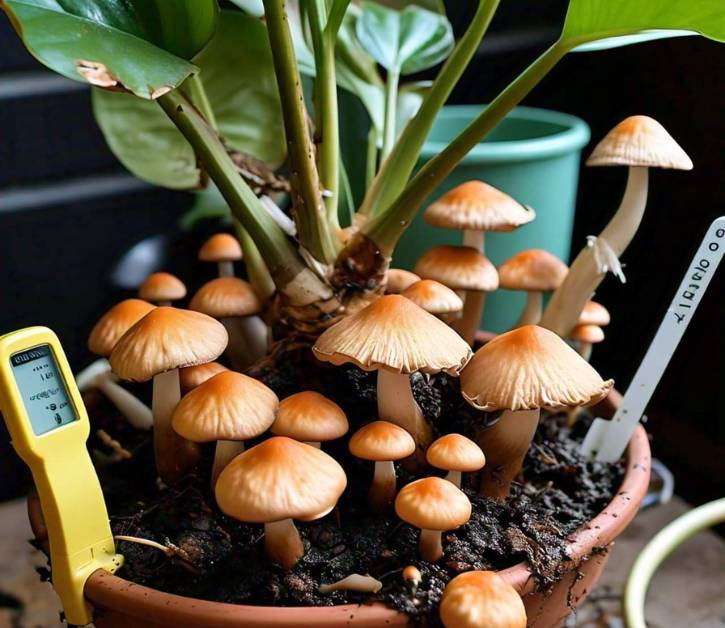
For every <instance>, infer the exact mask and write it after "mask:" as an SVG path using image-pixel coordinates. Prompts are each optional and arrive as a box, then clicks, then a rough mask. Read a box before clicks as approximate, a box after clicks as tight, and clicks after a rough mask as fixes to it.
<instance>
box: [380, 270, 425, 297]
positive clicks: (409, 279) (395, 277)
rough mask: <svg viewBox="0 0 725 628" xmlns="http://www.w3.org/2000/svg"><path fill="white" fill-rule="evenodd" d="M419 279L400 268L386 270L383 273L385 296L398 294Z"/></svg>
mask: <svg viewBox="0 0 725 628" xmlns="http://www.w3.org/2000/svg"><path fill="white" fill-rule="evenodd" d="M416 281H420V277H418V275H416V274H415V273H411V272H410V271H409V270H403V269H402V268H388V270H387V272H386V273H385V294H400V293H401V292H403V290H405V289H406V288H408V287H410V286H412V285H413V284H414V283H415V282H416Z"/></svg>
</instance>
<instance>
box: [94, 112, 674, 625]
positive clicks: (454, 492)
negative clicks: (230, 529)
mask: <svg viewBox="0 0 725 628" xmlns="http://www.w3.org/2000/svg"><path fill="white" fill-rule="evenodd" d="M677 151H680V153H682V151H681V149H680V148H679V146H677V144H676V143H675V142H674V140H672V138H670V136H669V135H668V134H667V133H666V131H665V130H664V129H663V128H662V127H661V126H660V125H659V124H658V123H656V122H655V121H654V120H652V119H651V118H645V117H643V116H635V117H634V118H629V119H627V120H625V121H624V122H623V123H621V124H620V125H618V126H617V127H616V128H615V129H614V130H613V131H612V132H611V133H610V134H609V135H608V136H607V137H606V138H605V139H604V140H603V141H602V142H601V143H600V144H599V146H597V148H596V149H595V151H594V154H593V155H592V158H591V161H593V162H594V163H595V164H596V165H599V164H604V163H613V164H627V165H629V166H630V167H631V168H632V169H633V170H634V171H635V174H634V175H632V176H634V182H632V180H631V178H632V177H630V184H629V185H628V188H627V189H628V191H627V193H626V194H625V200H624V201H623V206H622V207H621V208H620V211H619V212H618V213H617V216H620V213H621V212H624V213H625V214H626V216H625V217H624V218H622V217H621V216H620V218H619V219H617V216H615V219H613V221H612V222H613V223H615V225H614V227H612V228H611V229H610V226H611V223H610V226H608V227H607V229H609V233H608V234H603V235H602V236H600V238H599V240H600V242H599V244H598V247H599V250H600V252H601V251H602V250H604V251H606V250H609V249H612V248H614V250H615V252H616V255H615V258H616V256H618V255H619V254H620V253H621V251H622V250H623V246H626V243H625V244H624V245H622V242H623V240H626V237H629V239H631V235H629V236H623V235H622V233H621V230H622V229H625V228H628V229H631V228H632V222H633V221H634V222H638V220H639V219H641V210H640V209H639V205H637V203H636V202H635V197H636V198H637V199H638V200H639V201H640V204H641V201H642V198H641V196H642V193H643V191H642V185H644V187H645V194H646V174H645V175H644V179H643V175H642V172H641V171H645V173H646V169H647V167H649V166H652V165H659V166H662V167H685V166H686V164H685V163H682V159H681V156H680V159H681V162H678V163H674V162H672V159H670V161H669V162H666V163H663V161H666V159H665V157H663V155H668V154H669V155H670V157H671V155H672V154H677ZM682 155H684V153H682ZM685 157H686V155H685ZM643 181H644V183H643ZM638 195H639V196H638ZM642 209H643V208H642ZM637 212H639V215H637ZM425 217H426V220H427V221H428V222H429V223H431V224H433V225H437V226H440V227H445V228H454V229H461V230H463V232H464V236H463V240H464V245H463V246H438V247H435V248H433V249H431V250H430V251H428V252H427V253H426V254H425V255H423V256H422V257H421V259H420V260H419V262H418V264H417V265H416V267H415V273H411V272H409V271H404V270H394V269H391V270H389V271H388V274H387V285H386V294H384V295H381V296H379V297H378V298H376V299H375V300H373V301H372V302H371V303H370V304H369V305H367V306H366V307H364V308H363V309H360V310H359V311H357V312H354V313H351V314H350V315H348V316H346V317H343V318H341V319H340V320H339V322H337V323H335V324H334V325H332V326H331V327H329V328H328V329H326V330H325V331H324V332H323V333H322V334H321V335H320V336H319V337H318V338H317V340H316V342H315V343H314V346H313V347H312V351H313V353H314V356H315V357H316V358H317V359H318V360H320V361H322V362H327V363H329V364H331V365H335V366H339V365H343V364H352V365H354V366H356V367H358V368H360V369H363V370H365V371H376V373H377V375H376V377H377V416H371V417H370V422H369V423H367V424H365V425H362V426H360V427H359V429H357V430H356V431H354V433H352V434H351V435H349V439H348V448H349V451H350V453H351V454H352V455H353V456H355V457H357V458H359V459H362V460H366V461H370V463H373V464H372V465H371V466H374V470H373V473H372V481H371V484H370V488H369V492H368V502H369V507H370V509H371V510H372V511H374V512H377V513H380V515H381V516H387V514H388V513H389V512H390V511H391V510H392V511H394V512H395V514H396V515H397V516H398V517H399V518H400V519H402V520H403V521H405V522H407V523H408V524H410V525H412V526H414V527H416V528H418V529H419V530H420V542H419V553H420V558H421V560H425V561H437V560H439V559H440V558H441V557H442V556H443V555H444V547H443V544H442V533H443V532H445V531H448V530H453V529H455V528H458V527H460V526H463V525H464V524H466V522H467V521H468V520H469V518H470V516H471V502H470V500H469V498H468V496H467V495H466V494H465V493H464V492H463V491H462V490H461V488H460V487H461V476H462V474H464V473H467V474H472V473H475V474H478V475H479V483H480V492H481V493H482V494H483V495H486V496H488V497H491V498H495V499H505V498H506V497H507V496H508V494H509V491H510V487H511V483H512V482H513V481H514V480H515V478H516V477H517V476H518V475H519V473H520V472H521V468H522V462H523V459H524V456H525V454H526V452H527V450H528V448H529V445H530V443H531V440H532V438H533V436H534V433H535V431H536V428H537V426H538V423H539V421H540V419H541V413H542V411H559V410H564V409H575V408H579V407H585V406H588V405H591V404H593V403H596V402H597V401H599V400H601V399H602V398H603V397H604V396H606V395H607V393H608V392H609V390H610V388H611V387H612V381H611V380H609V381H604V380H603V379H602V378H601V377H600V376H599V375H598V373H597V372H596V371H595V370H594V369H593V368H592V367H591V366H590V365H589V363H588V361H587V359H588V357H589V353H590V351H591V346H592V344H593V343H596V342H599V341H601V340H602V339H603V332H602V329H601V328H602V326H604V325H606V324H607V323H609V314H608V313H607V311H606V309H605V308H604V307H603V306H601V305H600V304H597V303H594V302H590V301H589V299H590V297H591V294H592V292H593V290H589V291H588V292H586V293H585V294H584V295H583V297H581V296H580V295H579V294H577V297H576V299H574V300H575V301H576V302H577V303H579V304H580V305H579V306H578V311H577V312H576V316H575V317H574V318H572V317H571V316H569V322H568V323H567V326H566V328H565V329H564V331H563V332H562V330H561V329H558V330H557V332H558V333H555V332H554V331H551V329H552V328H555V327H556V326H555V325H546V327H544V326H540V325H538V323H540V322H541V317H542V295H543V294H544V293H546V292H551V291H557V292H558V291H559V290H561V289H562V287H564V286H566V285H567V281H569V284H571V283H572V282H573V283H574V284H575V285H577V286H580V285H582V283H584V284H586V285H587V286H591V284H592V282H594V281H595V279H597V278H598V280H599V281H601V276H602V275H603V273H604V272H606V270H607V269H604V270H602V268H600V267H598V266H597V267H595V270H596V276H595V278H594V279H592V278H591V277H590V278H588V279H587V280H586V281H583V280H582V278H581V276H576V277H574V278H573V279H572V271H569V270H568V269H567V267H566V266H565V265H564V263H563V262H561V261H560V260H558V259H557V258H555V257H554V256H552V255H551V254H549V253H547V252H546V251H543V250H539V249H532V250H527V251H522V252H520V253H518V254H517V255H515V256H514V257H512V258H511V259H509V260H508V261H506V262H505V263H504V264H502V265H501V266H499V268H498V269H496V268H495V267H494V266H493V264H491V262H490V261H489V260H488V259H487V258H486V257H485V255H484V234H485V232H487V231H510V230H512V229H515V228H518V227H519V226H521V225H524V224H526V223H528V222H530V221H531V220H533V218H534V212H533V211H532V210H531V209H528V208H526V207H524V206H523V205H521V204H519V203H518V202H516V201H515V200H514V199H513V198H511V197H510V196H508V195H506V194H504V193H503V192H501V191H499V190H496V189H495V188H493V187H491V186H489V185H487V184H485V183H482V182H480V181H471V182H468V183H465V184H463V185H460V186H459V187H457V188H455V189H453V190H452V191H450V192H448V193H447V194H445V195H444V196H442V197H441V198H440V199H439V200H438V201H436V202H435V203H434V204H433V205H431V206H430V207H429V208H428V210H427V211H426V214H425ZM634 228H635V229H636V225H635V226H634ZM632 235H633V234H632ZM615 244H616V246H615ZM592 248H596V247H588V249H585V251H584V253H586V254H590V253H591V249H592ZM199 256H200V259H202V260H204V261H208V262H213V263H216V264H218V269H219V277H218V278H217V279H214V280H212V281H210V282H208V283H207V284H205V285H204V286H202V287H201V288H200V289H199V290H198V291H197V292H196V294H194V295H193V296H192V298H191V299H190V301H189V309H182V308H179V307H173V306H172V303H173V302H174V301H177V300H179V299H182V298H184V297H185V296H186V289H185V287H184V285H183V283H182V282H181V281H180V280H178V279H177V278H175V277H173V276H171V275H169V274H167V273H156V274H154V275H152V276H151V277H149V278H148V280H147V281H146V282H145V283H144V285H143V286H142V287H141V290H140V293H139V297H140V298H139V299H128V300H126V301H123V302H121V303H119V304H118V305H116V306H115V307H113V308H112V309H111V310H110V311H109V312H107V313H106V314H105V315H104V316H103V317H102V318H101V320H100V321H99V322H98V323H97V325H96V326H95V328H94V329H93V331H92V333H91V335H90V339H89V346H90V349H91V350H92V351H93V352H95V353H96V354H98V355H100V356H105V357H108V358H109V362H110V368H111V369H112V373H111V372H110V371H107V370H104V371H102V372H101V373H100V374H98V375H97V376H96V378H95V383H96V385H97V386H98V387H99V388H100V389H101V390H103V391H104V392H105V393H106V394H107V395H108V396H109V398H110V399H111V400H113V401H114V403H117V405H118V406H119V408H120V409H121V411H122V412H123V413H124V414H125V415H126V416H127V417H128V418H129V421H131V423H132V424H133V425H135V426H136V427H140V428H145V429H148V428H151V427H153V441H154V452H155V460H156V465H157V471H158V475H159V477H160V479H161V480H162V481H163V482H164V483H165V484H167V485H174V484H177V483H178V482H179V481H180V480H181V478H183V477H184V476H185V475H186V474H188V473H189V472H190V471H192V470H193V469H194V468H195V467H196V466H197V465H198V463H199V461H200V457H201V447H202V446H203V445H204V444H205V443H210V444H214V447H215V455H214V462H213V468H212V472H211V477H210V478H209V481H210V482H211V488H212V491H213V494H214V496H215V498H216V503H217V505H218V506H219V508H220V509H221V510H222V511H223V512H224V513H226V514H227V515H229V516H231V517H234V518H236V519H238V520H239V521H243V522H246V523H251V524H261V525H263V526H264V544H265V549H266V552H267V554H268V556H269V559H270V560H272V561H274V562H276V563H278V564H279V565H281V566H282V567H283V568H285V569H291V568H293V567H294V565H295V564H296V563H297V562H298V561H299V560H300V559H301V558H302V556H303V555H304V552H305V549H304V545H303V542H302V540H301V538H300V535H299V532H298V530H297V528H296V527H295V523H294V521H295V520H297V521H312V520H316V519H319V518H321V517H324V516H325V515H327V514H328V513H330V512H331V511H333V509H335V507H336V504H337V502H338V500H339V499H340V497H341V495H342V494H343V492H344V491H345V489H346V486H347V477H346V473H345V470H344V469H343V467H342V466H341V465H340V464H339V463H338V461H336V460H335V459H334V458H333V457H332V456H330V455H329V454H328V453H326V452H325V447H326V445H325V443H327V442H329V441H332V440H336V439H341V438H348V433H349V430H350V425H349V423H348V418H347V416H346V414H345V411H344V409H343V408H341V407H340V406H339V405H337V404H336V403H334V402H333V401H332V400H330V399H328V398H326V397H325V396H323V395H321V394H320V393H319V392H315V391H312V390H300V391H299V392H297V393H295V394H293V395H291V396H289V397H287V398H286V399H283V400H281V401H280V400H279V399H278V398H277V396H276V394H275V393H274V392H273V391H272V390H271V389H269V388H268V387H267V386H266V385H264V384H263V383H262V382H260V381H258V380H256V379H254V378H252V377H249V376H247V375H245V374H243V373H242V372H240V371H242V370H244V369H245V368H246V367H248V366H249V365H251V364H252V363H254V362H255V361H257V360H258V359H259V358H260V357H261V356H263V355H264V354H265V353H266V352H267V350H268V346H269V343H270V338H269V332H268V328H267V325H266V324H265V322H264V320H263V319H262V318H261V317H260V314H261V313H262V311H263V309H264V305H265V304H264V303H263V302H262V300H261V299H260V297H259V295H257V294H256V293H255V291H254V289H253V288H252V286H251V285H250V284H249V283H247V282H246V281H244V280H242V279H240V278H238V277H236V276H235V275H234V266H233V264H234V262H236V261H238V260H240V259H241V257H242V252H241V249H240V247H239V244H238V243H237V241H236V240H235V239H234V238H233V237H232V236H230V235H228V234H218V235H215V236H213V237H212V238H211V239H210V240H209V241H208V242H207V243H206V244H204V246H203V248H202V249H201V251H200V255H199ZM577 259H579V258H577ZM587 272H590V273H591V270H590V271H587ZM585 277H586V276H585ZM499 287H502V288H505V289H509V290H523V291H526V292H527V295H528V299H527V303H526V306H525V308H524V310H523V311H522V312H521V316H520V319H519V322H518V323H517V325H516V326H515V327H514V328H513V329H512V330H511V331H508V332H506V333H502V334H500V335H498V336H496V337H495V338H494V339H492V340H490V341H489V342H487V343H486V344H484V345H483V346H482V347H481V348H479V349H478V350H477V351H476V352H475V354H473V352H472V347H473V344H474V339H475V334H476V331H477V329H478V326H479V321H480V319H481V314H482V311H483V307H484V301H485V296H486V294H487V293H489V292H491V291H493V290H496V289H497V288H499ZM595 287H596V282H595ZM569 289H571V287H570V288H569ZM547 311H548V310H547ZM544 316H546V315H544ZM547 327H549V328H547ZM563 338H568V339H569V342H567V341H566V340H564V339H563ZM572 345H573V346H575V347H577V349H574V348H573V346H572ZM225 351H226V352H227V356H226V362H227V364H229V365H230V366H231V368H228V367H227V366H224V365H222V364H221V363H219V362H217V361H216V360H217V359H218V358H219V357H220V356H221V355H222V353H224V352H225ZM440 372H445V373H447V374H449V375H451V376H454V377H459V376H460V385H461V392H462V395H463V397H464V398H465V400H466V401H467V402H468V403H469V404H471V405H472V406H473V407H475V408H477V409H479V410H481V411H483V412H488V413H498V414H497V415H493V419H494V420H491V421H489V425H488V427H486V428H485V429H483V430H482V431H481V432H480V433H479V434H478V435H476V437H475V442H474V440H471V439H469V438H467V437H466V436H464V435H462V434H456V433H448V434H445V435H443V436H441V437H440V438H438V439H434V437H433V432H432V430H431V426H430V424H429V422H428V421H427V420H426V417H425V416H424V414H423V412H422V410H421V408H420V407H419V405H418V403H417V402H416V399H415V398H414V396H413V392H412V388H411V375H413V374H414V373H421V374H423V375H429V374H434V373H440ZM116 377H117V378H121V379H123V380H126V381H129V382H144V381H148V380H151V379H153V402H152V408H151V410H150V412H149V411H148V409H147V408H145V406H144V405H143V404H142V403H141V402H139V401H138V400H135V401H134V399H135V398H134V397H133V395H132V394H131V393H130V392H128V390H127V389H125V388H121V387H120V386H119V385H118V383H117V381H116ZM182 393H183V397H182ZM265 436H266V437H265ZM260 438H263V440H261V442H259V444H256V445H254V446H252V447H249V448H247V449H245V441H249V440H250V439H255V440H259V439H260ZM402 461H405V464H406V468H407V469H408V470H409V471H412V472H413V474H414V476H415V477H417V479H415V480H413V481H411V482H409V483H407V484H405V485H404V486H402V487H399V482H398V478H397V477H396V463H400V462H402ZM434 469H436V470H439V471H441V472H444V473H445V475H444V473H440V472H437V471H434ZM443 476H444V477H443ZM416 574H417V575H416ZM403 577H405V578H406V579H411V580H415V578H420V571H419V570H418V569H417V568H416V567H415V566H412V565H411V566H410V567H408V568H406V569H405V570H404V573H403ZM360 578H362V579H363V580H364V577H354V578H349V579H345V580H346V581H348V580H349V583H351V584H349V586H353V587H354V586H357V585H356V583H359V581H360ZM362 586H367V585H365V584H363V585H362ZM328 590H330V589H329V587H328ZM440 613H441V619H442V621H443V623H444V624H445V625H446V626H458V627H461V626H462V627H466V626H512V627H513V626H525V625H526V614H525V611H524V607H523V603H522V601H521V598H520V597H519V595H518V594H517V593H516V591H515V590H514V589H513V588H512V587H511V586H510V585H508V584H507V583H506V582H505V581H504V580H502V579H501V578H500V577H499V576H497V575H496V574H495V573H492V572H480V571H475V572H468V573H463V574H461V575H459V576H457V577H456V578H454V579H453V580H451V582H450V583H449V584H448V586H447V588H446V590H445V593H444V595H443V598H442V600H441V605H440Z"/></svg>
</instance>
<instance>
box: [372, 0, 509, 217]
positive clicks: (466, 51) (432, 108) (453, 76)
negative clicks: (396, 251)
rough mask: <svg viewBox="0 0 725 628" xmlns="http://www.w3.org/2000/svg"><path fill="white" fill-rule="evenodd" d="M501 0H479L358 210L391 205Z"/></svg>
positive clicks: (375, 211) (373, 213)
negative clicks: (472, 14) (454, 45)
mask: <svg viewBox="0 0 725 628" xmlns="http://www.w3.org/2000/svg"><path fill="white" fill-rule="evenodd" d="M499 1H500V0H480V1H479V4H478V9H477V10H476V14H475V15H474V16H473V19H472V20H471V25H470V26H469V27H468V30H467V31H466V32H465V33H464V35H463V37H461V39H460V40H459V41H458V43H457V44H456V47H455V48H454V49H453V52H452V53H451V54H450V56H449V57H448V60H447V61H446V63H445V64H444V65H443V68H442V69H441V71H440V72H439V73H438V76H437V77H436V79H435V81H434V82H433V85H432V86H431V88H430V90H429V91H428V93H427V94H426V95H425V98H424V99H423V102H422V103H421V106H420V109H419V110H418V113H417V114H416V115H415V116H414V117H413V118H412V119H411V120H410V121H409V122H408V124H407V125H406V126H405V128H404V129H403V132H402V133H401V134H400V137H399V138H398V141H397V142H396V144H395V146H394V148H393V151H392V153H391V155H390V158H389V159H387V160H386V161H385V163H383V165H382V166H381V168H380V172H378V175H377V177H376V178H375V181H374V183H373V185H372V187H369V188H368V192H367V194H366V196H365V200H364V201H363V204H362V207H361V209H360V211H361V212H362V213H364V214H369V215H371V216H374V215H376V214H378V213H379V212H380V211H381V210H383V209H385V208H387V207H388V206H390V204H391V203H392V202H393V200H394V199H395V197H396V196H397V195H398V194H400V192H401V191H402V190H403V188H404V187H405V184H406V183H407V181H408V179H409V177H410V174H411V173H412V172H413V169H414V168H415V165H416V163H417V162H418V158H419V156H420V150H421V148H422V146H423V143H424V142H425V140H426V138H427V137H428V133H429V132H430V129H431V127H432V126H433V122H434V121H435V118H436V116H437V115H438V112H439V111H440V110H441V108H442V107H443V105H444V104H445V102H446V100H447V99H448V96H450V94H451V91H452V90H453V88H454V87H455V85H456V83H457V82H458V79H460V78H461V75H462V74H463V71H464V70H465V69H466V67H467V66H468V64H469V62H470V61H471V58H472V57H473V55H474V54H475V52H476V50H477V49H478V46H479V44H480V42H481V39H482V38H483V36H484V35H485V34H486V31H487V29H488V25H489V24H490V23H491V19H492V18H493V16H494V14H495V13H496V9H497V8H498V4H499Z"/></svg>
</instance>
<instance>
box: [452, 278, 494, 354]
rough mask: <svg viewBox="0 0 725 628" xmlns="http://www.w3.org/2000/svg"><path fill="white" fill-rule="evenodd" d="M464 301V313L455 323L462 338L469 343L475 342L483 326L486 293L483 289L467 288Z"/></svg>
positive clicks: (455, 327)
mask: <svg viewBox="0 0 725 628" xmlns="http://www.w3.org/2000/svg"><path fill="white" fill-rule="evenodd" d="M465 296H466V298H465V300H464V302H463V314H462V315H461V318H459V319H458V320H457V321H456V322H455V323H454V324H453V325H452V327H453V329H455V330H456V331H457V332H458V333H459V335H460V336H461V338H463V339H464V340H465V341H466V342H467V343H468V344H469V345H472V344H473V339H474V338H475V336H476V332H477V331H478V329H479V327H480V326H481V316H482V315H483V306H484V304H485V302H486V293H485V292H483V291H481V290H466V295H465Z"/></svg>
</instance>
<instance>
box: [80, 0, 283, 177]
mask: <svg viewBox="0 0 725 628" xmlns="http://www.w3.org/2000/svg"><path fill="white" fill-rule="evenodd" d="M195 62H196V63H197V64H198V66H199V68H200V70H201V73H200V80H201V83H202V85H203V86H204V88H205V91H206V94H207V96H208V99H209V103H210V105H211V108H212V110H213V113H214V117H215V119H216V122H217V125H218V129H219V132H220V134H221V135H222V136H223V137H224V139H225V140H226V142H227V144H228V146H229V147H230V148H233V149H236V150H238V151H241V152H244V153H247V154H250V155H252V156H254V157H256V158H257V159H261V160H263V161H266V162H267V163H269V164H272V165H278V164H280V163H281V162H282V161H283V160H284V157H285V154H286V147H285V141H284V131H283V127H282V117H281V112H280V104H279V95H278V93H277V84H276V81H275V78H274V71H273V67H272V56H271V52H270V49H269V41H268V39H267V32H266V28H265V26H264V24H263V23H262V22H260V21H259V20H258V19H256V18H253V17H250V16H247V15H244V14H243V13H241V12H237V11H223V12H222V14H221V20H220V24H219V29H218V31H217V33H216V35H215V36H214V38H213V39H212V41H211V42H210V43H209V45H208V46H207V47H206V48H205V49H204V50H203V51H202V52H201V54H199V55H198V56H197V57H196V58H195ZM93 110H94V114H95V116H96V120H97V121H98V123H99V125H100V127H101V130H102V131H103V134H104V136H105V138H106V141H107V142H108V144H109V146H110V147H111V150H112V151H113V152H114V154H115V155H116V156H117V157H118V158H119V159H120V160H121V162H123V164H124V165H125V166H126V168H128V169H129V170H130V171H131V172H133V173H134V174H135V175H136V176H138V177H140V178H141V179H144V180H146V181H150V182H151V183H155V184H156V185H161V186H164V187H169V188H175V189H190V188H195V187H198V186H199V185H200V184H201V183H202V174H201V172H200V171H199V169H198V166H197V160H196V157H195V155H194V151H193V150H192V148H191V146H190V145H189V144H188V143H187V142H186V140H185V139H184V138H183V136H182V135H181V133H179V131H178V130H177V129H176V127H175V126H174V125H173V124H172V123H171V122H170V121H169V119H168V118H167V117H166V115H165V114H164V113H163V112H162V111H161V109H160V108H159V107H158V106H157V105H156V104H155V103H153V102H149V101H144V100H140V99H138V98H135V97H133V96H130V95H127V94H119V93H113V92H108V91H104V90H94V93H93Z"/></svg>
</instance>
